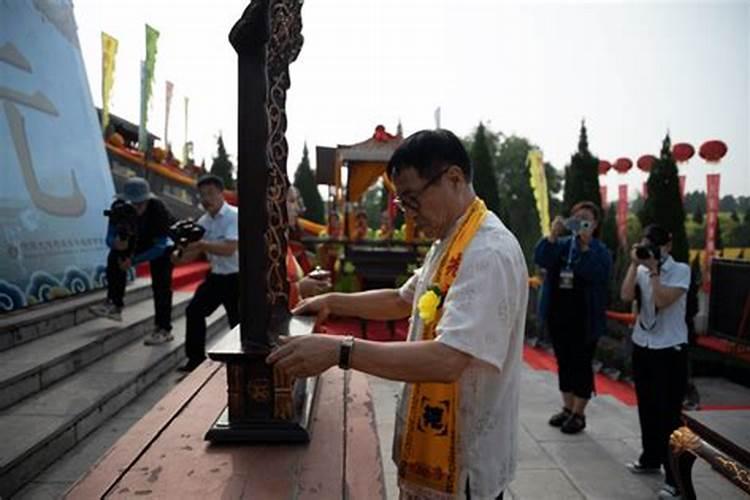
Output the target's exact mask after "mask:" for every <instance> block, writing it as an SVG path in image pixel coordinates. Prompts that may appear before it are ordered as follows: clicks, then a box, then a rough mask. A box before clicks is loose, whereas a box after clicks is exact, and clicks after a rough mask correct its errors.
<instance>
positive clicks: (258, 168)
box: [206, 0, 314, 442]
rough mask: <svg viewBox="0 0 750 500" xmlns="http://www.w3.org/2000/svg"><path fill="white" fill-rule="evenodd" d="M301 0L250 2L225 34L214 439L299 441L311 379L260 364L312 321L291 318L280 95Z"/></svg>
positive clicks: (297, 45) (293, 52)
mask: <svg viewBox="0 0 750 500" xmlns="http://www.w3.org/2000/svg"><path fill="white" fill-rule="evenodd" d="M301 7H302V2H301V1H300V0H253V1H252V2H251V4H250V5H249V6H248V7H247V9H245V12H244V13H243V14H242V17H241V18H240V20H239V21H237V23H236V24H235V25H234V27H233V28H232V30H231V32H230V33H229V41H230V43H231V44H232V46H233V47H234V49H235V51H236V52H237V55H238V91H239V95H238V169H237V191H238V198H239V232H240V238H239V260H240V313H241V318H240V324H239V326H238V327H236V328H235V329H234V330H233V331H232V332H231V333H230V334H229V335H227V336H226V337H225V338H224V340H223V341H222V342H221V343H220V344H219V345H217V346H216V348H215V349H213V350H211V352H209V357H210V358H211V359H215V360H219V361H223V362H225V363H226V364H227V380H228V385H229V395H228V399H229V401H228V405H227V409H226V410H225V411H224V412H223V413H222V414H221V415H220V416H219V419H218V420H217V421H216V423H215V424H214V426H213V427H212V428H211V429H210V430H209V431H208V433H207V435H206V438H207V439H209V440H211V441H260V442H267V441H306V440H308V438H309V434H308V432H307V423H308V416H309V409H310V406H311V403H312V394H313V392H314V387H313V386H314V382H308V381H305V380H301V381H296V382H294V383H292V381H290V380H286V379H285V378H284V377H283V376H282V375H281V374H280V373H278V372H275V371H274V370H273V368H272V367H270V366H268V365H266V364H265V357H266V356H267V355H268V353H269V351H270V348H271V346H272V345H274V343H275V341H276V338H277V337H278V335H280V334H292V335H295V334H303V333H309V331H310V330H311V329H312V324H311V321H312V320H305V319H299V318H295V319H292V318H290V314H289V307H288V303H289V283H288V281H287V274H286V252H287V236H288V222H287V213H286V193H287V189H288V187H289V180H288V179H287V175H286V161H287V154H288V147H287V142H286V138H285V136H284V134H285V132H286V123H287V122H286V92H287V90H288V89H289V85H290V80H289V64H290V63H291V62H293V61H294V60H295V59H296V58H297V55H298V54H299V52H300V49H301V48H302V41H303V39H302V34H301V31H302V18H301Z"/></svg>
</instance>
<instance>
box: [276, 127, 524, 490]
mask: <svg viewBox="0 0 750 500" xmlns="http://www.w3.org/2000/svg"><path fill="white" fill-rule="evenodd" d="M388 175H389V176H390V177H391V179H393V181H394V183H395V186H396V191H397V193H398V196H397V203H398V205H399V206H400V207H401V209H402V210H403V211H404V212H406V216H407V217H412V218H414V219H415V221H416V224H417V225H418V226H419V227H421V228H422V229H424V230H425V232H426V233H427V234H428V235H429V236H431V237H433V238H436V239H437V241H436V242H435V243H434V244H433V246H432V248H431V249H430V252H429V253H428V254H427V256H426V258H425V262H424V265H423V267H421V268H420V269H419V270H417V271H416V272H415V273H414V275H413V276H412V277H411V278H410V279H409V280H408V281H407V283H406V284H404V286H402V287H401V288H400V289H383V290H370V291H365V292H360V293H353V294H339V293H328V294H324V295H321V296H318V297H313V298H310V299H306V300H303V301H302V302H301V303H300V305H299V306H298V307H297V308H296V309H295V310H294V311H293V312H294V313H297V314H318V315H320V317H325V316H327V315H328V314H336V315H348V316H357V317H360V318H366V319H377V320H387V319H400V318H406V317H410V321H411V323H410V328H409V338H408V340H407V341H406V342H388V343H379V342H371V341H367V340H360V339H357V340H356V341H355V340H354V339H353V338H352V337H344V338H343V339H342V338H341V337H335V336H330V335H310V336H305V337H295V338H293V339H288V338H282V339H279V346H278V347H277V349H276V350H274V351H273V352H272V353H271V355H270V356H269V357H268V362H269V363H276V364H277V365H278V366H279V367H280V368H281V369H282V370H284V371H286V372H287V373H288V374H289V375H291V376H293V377H308V376H313V375H317V374H319V373H322V372H323V371H325V370H327V369H328V368H329V367H331V366H333V365H336V364H337V363H338V365H339V366H340V367H342V368H344V369H348V368H352V369H355V370H360V371H363V372H365V373H369V374H372V375H376V376H379V377H383V378H388V379H392V380H401V381H404V382H406V384H404V392H403V394H402V397H401V399H400V402H399V405H398V406H399V408H398V413H397V418H396V428H395V433H394V449H393V456H394V461H395V463H396V465H397V466H398V470H399V488H400V490H401V498H440V499H442V498H471V499H478V498H479V499H493V498H501V497H502V492H503V490H504V489H505V488H506V486H507V485H508V483H509V482H510V481H511V479H512V478H513V475H514V472H515V467H516V457H517V447H518V432H519V429H518V398H519V389H520V376H521V353H522V344H523V334H524V326H525V320H526V305H527V300H528V274H527V270H526V263H525V260H524V256H523V253H522V251H521V248H520V246H519V244H518V241H517V240H516V238H515V237H514V236H513V234H511V232H510V231H508V229H507V228H506V227H505V226H504V225H503V224H502V222H501V221H500V220H499V219H498V218H497V217H496V216H495V215H494V214H492V213H490V212H489V211H488V210H487V208H486V207H485V205H484V203H483V202H482V200H480V199H479V198H477V196H476V194H475V193H474V189H473V187H472V168H471V164H470V162H469V157H468V155H467V153H466V150H465V149H464V147H463V145H462V144H461V141H460V140H459V139H458V138H457V137H456V136H455V135H454V134H452V133H451V132H449V131H447V130H426V131H421V132H417V133H416V134H414V135H412V136H410V137H409V138H407V139H406V140H405V141H404V142H403V143H402V144H401V145H400V146H399V147H398V149H397V150H396V151H395V152H394V154H393V156H392V158H391V160H390V162H389V164H388Z"/></svg>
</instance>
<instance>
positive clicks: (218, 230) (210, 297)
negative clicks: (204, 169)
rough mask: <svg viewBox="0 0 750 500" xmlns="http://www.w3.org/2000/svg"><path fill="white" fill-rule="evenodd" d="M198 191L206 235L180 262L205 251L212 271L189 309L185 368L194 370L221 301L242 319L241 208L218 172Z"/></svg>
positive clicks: (234, 320)
mask: <svg viewBox="0 0 750 500" xmlns="http://www.w3.org/2000/svg"><path fill="white" fill-rule="evenodd" d="M198 193H199V195H200V200H201V205H203V208H204V209H205V210H206V213H205V214H204V215H203V216H202V217H201V218H200V219H198V224H199V225H200V226H202V227H203V229H205V230H206V233H205V234H204V235H203V238H202V239H201V240H199V241H196V242H193V243H190V244H189V245H188V246H187V247H186V248H185V250H184V253H183V255H182V256H181V257H179V258H177V257H176V258H175V262H176V263H178V262H179V263H184V262H190V261H192V260H195V259H197V258H198V257H199V256H200V255H201V254H205V255H206V257H207V258H208V261H209V262H210V263H211V271H210V272H209V274H208V276H207V277H206V279H205V281H204V282H203V283H201V285H200V286H199V287H198V289H197V290H196V291H195V295H194V296H193V299H192V300H191V301H190V304H189V305H188V307H187V311H186V313H185V315H186V320H187V325H186V330H185V353H186V354H187V358H188V360H187V363H186V364H185V365H184V366H182V367H180V370H181V371H187V372H189V371H192V370H194V369H195V367H197V366H198V365H199V364H201V363H202V362H203V360H204V359H206V317H208V316H209V315H210V314H211V313H213V312H214V311H215V310H216V308H217V307H219V306H220V305H223V306H224V309H225V310H226V312H227V318H228V319H229V324H230V325H231V326H232V327H234V326H235V325H237V324H238V323H239V296H240V291H239V287H240V282H239V270H240V269H239V259H238V255H237V241H238V232H239V231H238V223H237V209H236V208H235V207H232V206H230V205H229V204H228V203H226V202H225V201H224V183H223V182H222V180H221V179H220V178H219V177H217V176H215V175H207V176H204V177H201V178H200V179H199V180H198Z"/></svg>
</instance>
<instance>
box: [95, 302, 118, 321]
mask: <svg viewBox="0 0 750 500" xmlns="http://www.w3.org/2000/svg"><path fill="white" fill-rule="evenodd" d="M89 311H90V312H91V313H92V314H93V315H95V316H99V317H100V318H109V319H111V320H114V321H122V307H117V306H116V305H114V304H113V303H111V302H109V301H107V302H104V303H102V304H97V305H95V306H91V307H89Z"/></svg>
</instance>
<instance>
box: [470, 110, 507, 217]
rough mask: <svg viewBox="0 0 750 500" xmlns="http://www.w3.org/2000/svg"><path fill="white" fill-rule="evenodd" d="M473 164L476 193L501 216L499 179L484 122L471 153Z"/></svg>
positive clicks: (478, 127)
mask: <svg viewBox="0 0 750 500" xmlns="http://www.w3.org/2000/svg"><path fill="white" fill-rule="evenodd" d="M469 156H470V158H471V164H472V166H473V167H474V191H475V192H476V193H477V196H479V197H480V198H481V199H483V200H484V202H485V203H486V204H487V208H488V209H490V210H491V211H493V212H494V213H495V214H496V215H499V214H500V195H499V194H498V188H497V178H496V177H495V170H494V168H493V165H492V153H491V152H490V147H489V144H488V141H487V133H486V129H485V127H484V124H482V122H479V126H477V130H476V132H475V133H474V138H473V141H472V144H471V149H470V151H469Z"/></svg>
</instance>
